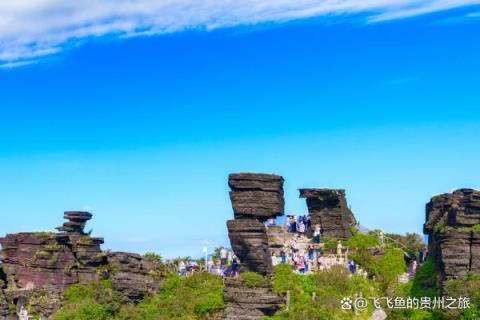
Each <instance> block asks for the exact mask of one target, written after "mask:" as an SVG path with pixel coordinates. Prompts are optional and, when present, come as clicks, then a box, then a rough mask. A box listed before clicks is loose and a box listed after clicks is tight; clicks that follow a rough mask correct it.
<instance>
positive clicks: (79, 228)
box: [57, 211, 92, 234]
mask: <svg viewBox="0 0 480 320" xmlns="http://www.w3.org/2000/svg"><path fill="white" fill-rule="evenodd" d="M63 217H64V219H66V220H68V221H67V222H65V223H64V224H63V225H62V226H61V227H58V228H57V230H58V231H61V232H66V233H78V234H84V231H83V229H84V228H85V225H86V223H87V221H88V220H90V219H92V214H91V213H90V212H85V211H66V212H65V213H64V215H63Z"/></svg>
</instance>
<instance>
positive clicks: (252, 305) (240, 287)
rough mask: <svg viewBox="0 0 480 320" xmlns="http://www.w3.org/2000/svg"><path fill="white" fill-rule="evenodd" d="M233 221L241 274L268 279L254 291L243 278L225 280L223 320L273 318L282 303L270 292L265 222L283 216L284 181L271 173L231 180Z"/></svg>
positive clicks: (230, 233)
mask: <svg viewBox="0 0 480 320" xmlns="http://www.w3.org/2000/svg"><path fill="white" fill-rule="evenodd" d="M228 185H229V186H230V188H231V192H230V199H231V201H232V208H233V213H234V217H235V219H234V220H229V221H227V228H228V236H229V238H230V242H231V245H232V250H233V252H234V253H235V255H236V256H237V258H238V259H239V260H240V261H239V262H240V266H241V268H240V271H241V272H244V271H252V272H256V273H259V274H262V275H263V276H265V283H264V284H263V285H262V286H259V287H256V288H251V287H248V286H246V285H245V284H244V283H242V281H241V279H233V278H230V279H227V280H226V281H225V291H224V298H225V302H226V309H225V312H224V315H223V318H224V319H230V320H233V319H235V320H255V319H261V318H263V317H264V316H269V315H273V314H274V313H275V312H276V311H277V310H278V309H279V306H280V303H281V302H282V300H281V298H280V297H278V296H277V295H275V294H274V293H273V292H272V289H271V279H270V278H269V277H270V275H271V273H272V271H273V269H272V262H271V253H270V249H269V247H268V238H267V229H266V227H265V225H264V223H263V222H265V221H266V220H267V219H269V218H271V217H278V216H281V215H283V214H284V206H285V202H284V198H283V178H282V177H280V176H277V175H272V174H257V173H238V174H231V175H230V176H229V177H228Z"/></svg>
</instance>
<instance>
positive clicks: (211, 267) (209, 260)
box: [207, 258, 213, 273]
mask: <svg viewBox="0 0 480 320" xmlns="http://www.w3.org/2000/svg"><path fill="white" fill-rule="evenodd" d="M212 271H213V260H212V258H210V259H208V262H207V272H208V273H212Z"/></svg>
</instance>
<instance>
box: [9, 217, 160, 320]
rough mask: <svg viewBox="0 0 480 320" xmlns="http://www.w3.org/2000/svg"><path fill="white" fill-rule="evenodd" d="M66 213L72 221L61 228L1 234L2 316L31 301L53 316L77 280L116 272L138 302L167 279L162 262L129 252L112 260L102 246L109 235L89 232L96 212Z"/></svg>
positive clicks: (115, 279) (118, 285)
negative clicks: (92, 235)
mask: <svg viewBox="0 0 480 320" xmlns="http://www.w3.org/2000/svg"><path fill="white" fill-rule="evenodd" d="M64 217H65V219H67V220H68V221H67V222H65V223H64V224H63V226H61V227H59V228H57V229H58V230H60V231H61V232H60V233H53V232H24V233H16V234H8V235H6V236H5V237H3V238H0V244H1V246H2V251H1V264H0V319H5V317H6V316H7V315H8V314H11V313H12V312H14V310H12V308H13V309H14V308H17V309H18V308H20V307H21V306H26V305H28V307H29V310H30V311H32V312H33V313H36V314H40V315H42V316H43V317H46V318H48V317H49V316H50V315H51V314H53V313H54V312H55V311H56V310H57V309H58V308H59V307H60V304H61V297H62V295H63V293H64V292H65V290H66V289H68V287H70V286H71V285H73V284H77V283H79V284H88V283H91V282H95V281H98V280H100V279H104V278H109V277H110V278H111V279H112V284H113V286H114V288H115V289H117V290H118V291H119V292H121V293H123V294H125V295H126V296H127V297H129V298H131V300H133V301H138V300H140V299H141V298H143V297H144V296H145V295H146V294H148V293H149V292H154V290H155V289H156V285H157V284H158V283H159V281H160V279H161V273H160V271H161V270H160V266H159V265H158V262H153V261H149V260H148V259H147V258H145V257H141V256H139V255H135V254H128V253H111V254H109V255H108V259H107V253H105V252H103V251H102V250H101V247H100V246H101V244H103V242H104V241H103V238H95V237H90V236H88V235H86V234H85V232H84V227H85V224H86V222H87V221H88V220H90V219H91V218H92V215H91V214H90V213H88V212H74V211H69V212H65V215H64ZM46 297H48V298H46Z"/></svg>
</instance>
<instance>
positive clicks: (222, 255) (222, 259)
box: [220, 247, 228, 266]
mask: <svg viewBox="0 0 480 320" xmlns="http://www.w3.org/2000/svg"><path fill="white" fill-rule="evenodd" d="M227 258H228V252H227V250H226V249H225V248H224V247H221V248H220V263H221V265H222V266H224V265H226V264H227Z"/></svg>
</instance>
